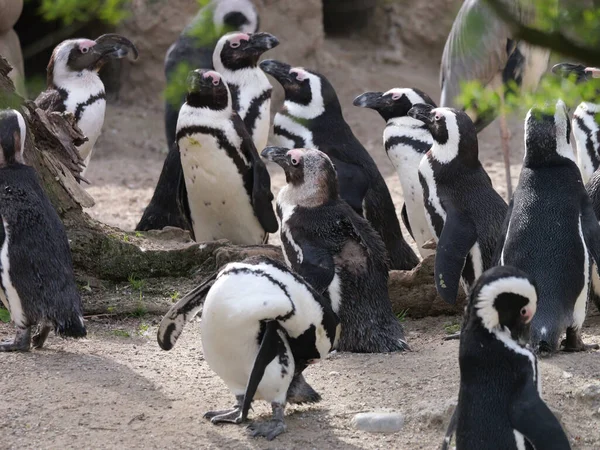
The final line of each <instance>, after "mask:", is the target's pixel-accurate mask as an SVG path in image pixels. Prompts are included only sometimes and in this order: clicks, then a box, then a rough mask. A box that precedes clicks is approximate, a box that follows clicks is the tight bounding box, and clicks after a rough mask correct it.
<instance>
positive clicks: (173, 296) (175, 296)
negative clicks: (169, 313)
mask: <svg viewBox="0 0 600 450" xmlns="http://www.w3.org/2000/svg"><path fill="white" fill-rule="evenodd" d="M180 295H181V294H180V293H179V291H175V292H173V293H172V294H171V302H172V303H175V302H176V301H177V300H179V296H180Z"/></svg>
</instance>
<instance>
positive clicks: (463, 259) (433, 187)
mask: <svg viewBox="0 0 600 450" xmlns="http://www.w3.org/2000/svg"><path fill="white" fill-rule="evenodd" d="M408 115H409V116H410V117H413V118H415V119H418V120H421V121H422V122H424V123H425V124H426V125H427V126H428V127H429V131H430V132H431V135H432V137H433V141H434V143H433V146H432V147H431V150H429V151H428V152H427V154H426V155H425V157H424V158H423V159H422V161H421V164H420V166H419V180H420V181H421V186H422V187H423V196H424V202H425V210H426V213H427V219H428V221H429V226H430V228H431V232H432V233H433V235H434V237H435V239H436V240H437V241H438V244H437V250H436V254H435V284H436V287H437V290H438V292H439V294H440V296H441V297H442V298H443V299H444V300H446V301H447V302H449V303H454V302H455V301H456V295H457V293H458V285H459V280H460V281H462V284H463V288H464V290H465V292H466V293H467V294H468V293H469V289H470V288H471V286H473V284H474V283H475V281H476V280H477V278H478V277H479V276H480V275H481V274H482V273H483V272H484V271H485V270H487V269H489V268H490V267H491V266H492V265H493V256H494V251H495V249H496V244H497V242H498V239H499V238H500V233H501V231H502V223H503V221H504V217H505V216H506V210H507V206H506V203H505V202H504V200H503V199H502V197H500V195H499V194H498V193H497V192H496V191H495V190H494V187H493V186H492V181H491V180H490V177H489V176H488V174H487V173H486V172H485V170H484V169H483V167H482V166H481V163H480V162H479V159H478V152H479V149H478V143H477V133H476V131H475V126H474V125H473V122H472V121H471V119H469V116H467V114H466V113H464V112H462V111H457V110H455V109H451V108H434V107H433V106H431V105H424V104H421V105H416V106H414V107H413V108H412V109H411V110H410V111H409V112H408Z"/></svg>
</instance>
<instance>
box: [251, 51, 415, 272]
mask: <svg viewBox="0 0 600 450" xmlns="http://www.w3.org/2000/svg"><path fill="white" fill-rule="evenodd" d="M260 67H261V68H262V70H264V71H265V72H266V73H268V74H269V75H271V76H272V77H274V78H275V79H276V80H277V81H278V82H279V83H280V84H281V86H282V87H283V89H284V91H285V102H284V104H283V108H282V109H281V111H279V112H278V113H277V114H276V115H275V119H274V129H273V132H274V139H273V141H274V142H275V143H276V144H277V145H280V146H282V147H287V148H314V149H317V150H320V151H322V152H324V153H325V154H327V156H329V158H330V159H331V161H332V162H333V164H334V165H335V169H336V171H337V177H338V182H339V185H340V195H341V197H342V198H343V199H344V200H345V201H346V202H348V204H349V205H350V206H351V207H352V208H353V209H354V211H356V212H357V213H358V214H360V215H361V216H363V217H365V218H366V219H367V220H368V221H369V222H370V223H371V225H372V226H373V228H374V229H375V231H377V233H379V235H380V236H381V238H382V239H383V242H384V244H385V246H386V248H387V252H388V255H389V259H390V268H391V269H402V270H409V269H412V268H413V267H415V266H416V265H417V264H418V262H419V258H418V257H417V256H416V255H415V253H414V252H413V251H412V249H411V248H410V246H409V245H408V244H407V243H406V241H405V240H404V237H403V236H402V231H401V229H400V222H399V221H398V217H397V216H396V209H395V208H394V203H393V201H392V197H391V195H390V192H389V190H388V187H387V185H386V184H385V180H384V179H383V176H382V175H381V173H380V172H379V169H378V168H377V165H376V164H375V161H373V158H372V157H371V155H369V153H368V152H367V150H366V149H365V148H364V147H363V146H362V144H361V143H360V142H359V141H358V139H356V137H355V136H354V134H353V133H352V130H351V129H350V126H349V125H348V124H347V123H346V121H345V120H344V116H343V114H342V107H341V105H340V102H339V100H338V98H337V94H336V92H335V90H334V88H333V86H332V85H331V83H330V82H329V81H328V80H327V79H326V78H325V77H324V76H323V75H320V74H318V73H316V72H313V71H310V70H307V69H304V68H301V67H291V66H290V65H288V64H285V63H282V62H279V61H275V60H267V61H263V62H261V63H260Z"/></svg>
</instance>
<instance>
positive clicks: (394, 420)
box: [352, 412, 404, 433]
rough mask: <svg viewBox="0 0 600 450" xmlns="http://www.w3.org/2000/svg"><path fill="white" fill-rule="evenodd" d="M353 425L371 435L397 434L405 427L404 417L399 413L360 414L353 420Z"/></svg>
mask: <svg viewBox="0 0 600 450" xmlns="http://www.w3.org/2000/svg"><path fill="white" fill-rule="evenodd" d="M352 425H353V426H354V428H356V429H357V430H360V431H368V432H370V433H396V432H398V431H400V430H401V429H402V426H403V425H404V416H403V415H402V414H401V413H399V412H370V413H358V414H356V415H355V416H354V417H353V418H352Z"/></svg>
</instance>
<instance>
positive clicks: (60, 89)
mask: <svg viewBox="0 0 600 450" xmlns="http://www.w3.org/2000/svg"><path fill="white" fill-rule="evenodd" d="M130 53H131V54H132V55H133V58H134V59H137V57H138V51H137V48H136V47H135V45H133V43H132V42H131V41H130V40H129V39H127V38H125V37H123V36H120V35H118V34H104V35H102V36H100V37H99V38H97V39H96V40H94V41H92V40H89V39H69V40H66V41H63V42H61V43H60V44H58V45H57V46H56V48H55V49H54V51H53V52H52V56H51V57H50V62H49V63H48V67H47V69H46V72H47V89H46V90H45V91H43V92H42V93H41V94H40V95H39V96H38V97H37V98H36V99H35V104H36V105H37V107H38V108H41V109H43V110H44V111H56V112H61V113H62V112H68V113H71V114H73V115H74V116H75V119H76V121H77V126H78V127H79V129H80V130H81V131H82V132H83V134H84V135H85V136H86V137H87V141H86V142H84V143H83V144H81V145H80V146H79V147H77V150H78V151H79V155H80V156H81V158H82V160H83V164H84V167H83V170H82V172H81V176H84V175H85V172H86V170H87V167H88V165H89V163H90V159H91V158H92V153H93V151H94V145H95V144H96V140H97V139H98V137H99V136H100V132H101V131H102V125H103V124H104V111H105V109H106V94H105V92H104V84H103V83H102V80H100V76H99V75H98V71H99V70H100V69H101V68H102V66H103V65H104V63H106V61H107V60H108V59H119V58H124V57H125V56H127V55H128V54H130Z"/></svg>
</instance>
